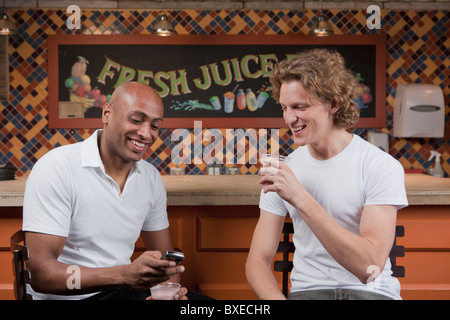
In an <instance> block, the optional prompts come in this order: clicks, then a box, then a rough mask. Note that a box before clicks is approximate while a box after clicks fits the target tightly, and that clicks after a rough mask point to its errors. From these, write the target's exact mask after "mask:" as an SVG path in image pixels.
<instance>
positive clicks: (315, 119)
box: [279, 80, 338, 146]
mask: <svg viewBox="0 0 450 320" xmlns="http://www.w3.org/2000/svg"><path fill="white" fill-rule="evenodd" d="M279 102H280V104H281V106H282V109H283V118H284V121H285V122H286V124H287V125H288V126H289V128H290V129H291V131H292V136H293V139H294V143H295V144H297V145H298V146H304V145H308V144H309V145H312V146H318V145H320V144H323V143H326V142H327V141H328V139H329V137H330V136H331V133H332V131H333V129H334V128H335V127H334V124H333V113H335V112H336V110H337V109H338V108H336V107H333V106H332V105H331V104H330V103H323V102H321V101H319V100H317V99H312V98H311V97H310V95H309V94H308V93H307V92H306V90H305V88H304V87H303V85H302V83H301V82H300V81H297V80H290V81H286V82H283V83H282V85H281V87H280V98H279Z"/></svg>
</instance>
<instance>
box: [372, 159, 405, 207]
mask: <svg viewBox="0 0 450 320" xmlns="http://www.w3.org/2000/svg"><path fill="white" fill-rule="evenodd" d="M380 158H381V157H380ZM380 158H377V159H375V161H374V165H373V166H372V169H371V170H370V172H369V174H368V177H367V183H366V185H365V194H366V200H365V205H395V206H397V210H400V209H402V208H404V207H406V206H408V199H407V197H406V190H405V172H404V170H403V167H402V165H401V164H400V162H398V161H397V160H395V159H394V158H392V156H390V155H386V158H385V159H380Z"/></svg>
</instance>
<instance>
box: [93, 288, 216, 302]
mask: <svg viewBox="0 0 450 320" xmlns="http://www.w3.org/2000/svg"><path fill="white" fill-rule="evenodd" d="M149 295H150V290H144V291H141V290H136V289H133V288H130V287H120V288H117V289H114V290H109V291H103V292H99V293H97V294H94V295H93V296H90V297H89V298H86V299H85V300H145V299H147V297H148V296H149ZM186 297H187V298H188V299H189V300H214V299H213V298H211V297H208V296H205V295H203V294H201V293H198V292H194V291H188V293H187V294H186Z"/></svg>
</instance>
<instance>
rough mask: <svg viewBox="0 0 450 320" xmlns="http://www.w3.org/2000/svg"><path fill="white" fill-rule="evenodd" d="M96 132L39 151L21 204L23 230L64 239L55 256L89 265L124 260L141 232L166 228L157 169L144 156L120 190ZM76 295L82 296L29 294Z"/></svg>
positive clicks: (161, 189) (109, 263) (127, 261)
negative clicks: (109, 172)
mask: <svg viewBox="0 0 450 320" xmlns="http://www.w3.org/2000/svg"><path fill="white" fill-rule="evenodd" d="M99 131H101V130H98V131H96V132H95V133H94V134H93V135H92V136H91V137H89V138H88V139H86V140H85V141H84V142H80V143H75V144H72V145H68V146H62V147H59V148H56V149H53V150H51V151H50V152H48V153H47V154H45V155H44V156H43V157H42V158H41V159H40V160H39V161H38V162H37V163H36V165H35V166H34V168H33V170H32V171H31V173H30V176H29V177H28V180H27V183H26V189H25V198H24V205H23V230H25V231H33V232H39V233H46V234H51V235H57V236H61V237H66V238H67V239H66V243H65V245H64V248H63V250H62V253H61V255H60V256H59V258H58V260H59V261H61V262H63V263H66V264H69V265H80V266H84V267H89V268H96V267H111V266H118V265H124V264H129V263H130V257H131V255H132V254H133V252H134V245H135V242H136V240H137V239H138V237H139V235H140V232H141V230H145V231H157V230H162V229H165V228H167V227H168V226H169V222H168V218H167V208H166V203H167V197H166V191H165V188H164V184H163V181H162V178H161V175H160V174H159V172H158V171H157V170H156V168H155V167H154V166H152V165H151V164H149V163H148V162H146V161H144V160H141V161H139V162H137V163H135V164H134V165H133V167H132V170H131V171H130V173H129V175H128V178H127V181H126V184H125V187H124V189H123V192H120V188H119V186H118V184H117V183H116V182H115V181H114V180H113V179H112V178H111V177H109V176H108V175H107V174H106V173H105V169H104V166H103V163H102V161H101V158H100V153H99V150H98V143H97V140H98V139H97V137H98V132H99ZM69 275H70V274H68V276H69ZM82 297H87V295H83V296H55V295H41V294H36V295H35V296H34V297H33V298H35V299H37V298H45V299H49V298H50V299H51V298H56V299H73V298H82Z"/></svg>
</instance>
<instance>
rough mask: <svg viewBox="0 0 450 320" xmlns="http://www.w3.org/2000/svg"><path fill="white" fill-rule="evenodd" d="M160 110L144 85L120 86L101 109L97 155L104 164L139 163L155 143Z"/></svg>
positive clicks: (128, 84)
mask: <svg viewBox="0 0 450 320" xmlns="http://www.w3.org/2000/svg"><path fill="white" fill-rule="evenodd" d="M163 113H164V106H163V103H162V100H161V98H160V97H159V95H158V94H157V93H156V91H154V90H153V89H152V88H150V87H149V86H147V85H144V84H142V83H136V82H128V83H124V84H122V85H121V86H120V87H118V88H117V89H116V91H114V94H113V96H112V98H111V101H110V103H106V104H105V105H104V107H103V114H102V122H103V133H102V138H101V139H102V140H101V155H102V160H103V161H104V162H105V161H107V162H112V163H116V164H121V163H122V164H130V163H132V162H136V161H139V160H141V159H142V156H143V155H144V153H145V151H147V150H148V148H150V146H151V145H152V144H153V143H154V142H155V141H156V139H157V138H158V134H159V128H160V126H161V123H162V118H163Z"/></svg>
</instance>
